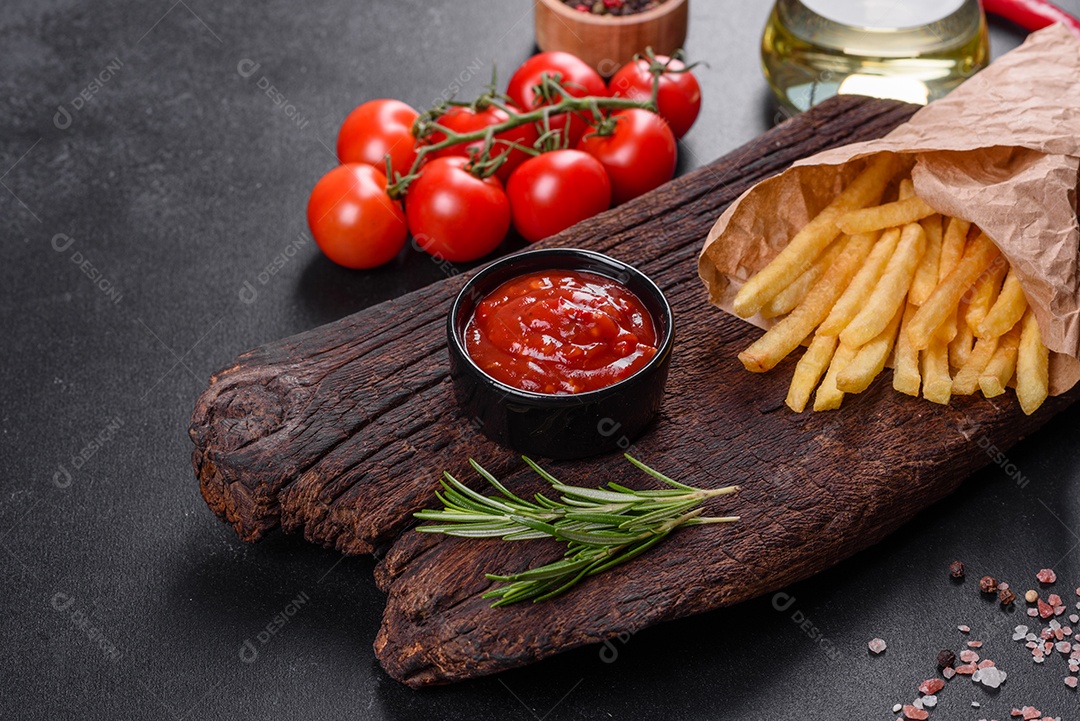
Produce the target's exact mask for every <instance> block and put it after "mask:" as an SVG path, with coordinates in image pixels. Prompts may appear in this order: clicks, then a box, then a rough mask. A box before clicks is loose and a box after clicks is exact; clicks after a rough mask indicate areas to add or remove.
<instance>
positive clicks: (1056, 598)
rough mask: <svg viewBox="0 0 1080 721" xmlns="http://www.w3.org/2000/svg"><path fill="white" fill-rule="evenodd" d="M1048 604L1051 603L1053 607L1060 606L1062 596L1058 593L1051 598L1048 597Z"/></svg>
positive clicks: (1051, 595)
mask: <svg viewBox="0 0 1080 721" xmlns="http://www.w3.org/2000/svg"><path fill="white" fill-rule="evenodd" d="M1046 602H1047V603H1049V604H1050V605H1051V606H1060V605H1061V596H1059V595H1057V594H1056V593H1051V594H1050V595H1049V596H1047V597H1046Z"/></svg>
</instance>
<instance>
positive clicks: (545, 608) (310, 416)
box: [190, 98, 1077, 686]
mask: <svg viewBox="0 0 1080 721" xmlns="http://www.w3.org/2000/svg"><path fill="white" fill-rule="evenodd" d="M913 110H914V108H913V107H912V106H905V105H902V104H898V103H893V102H887V101H870V100H865V99H854V98H838V99H835V100H833V101H830V102H828V103H825V104H823V105H821V106H819V107H818V108H816V109H815V110H813V111H812V112H809V113H806V114H804V115H801V116H798V117H797V118H795V119H794V120H792V121H789V122H788V123H785V124H784V125H781V126H779V127H778V128H776V129H774V130H772V131H770V132H769V133H766V134H765V135H763V136H761V137H760V138H758V139H757V140H755V141H754V142H752V143H750V144H748V145H746V146H744V147H743V148H740V149H739V150H737V151H735V152H733V153H732V154H730V155H728V156H726V157H725V158H723V159H721V160H720V161H717V162H716V163H714V164H712V165H710V166H707V167H705V168H702V169H700V170H698V171H695V172H694V173H691V174H689V175H687V176H684V177H682V178H679V179H677V180H676V181H674V182H672V183H670V184H668V185H666V186H664V187H663V188H661V189H659V190H657V191H655V192H653V193H650V194H648V195H647V196H644V197H642V198H640V199H638V200H636V201H633V202H631V203H628V204H626V205H625V206H622V207H620V208H618V209H616V210H613V211H610V212H608V213H605V214H602V215H600V216H597V217H596V218H593V219H591V220H589V221H586V222H584V223H582V224H579V225H578V226H575V227H574V228H572V229H570V230H568V231H566V232H565V233H562V234H560V235H559V236H556V237H554V238H552V239H550V240H548V241H545V243H544V244H545V245H568V246H576V247H583V248H589V249H592V250H598V251H600V252H605V253H608V254H610V255H612V256H615V257H617V258H620V259H622V260H624V261H627V262H630V263H632V264H634V265H636V266H637V267H639V268H640V269H641V270H643V271H644V272H645V273H647V274H648V275H649V276H650V277H652V278H653V279H654V280H655V281H656V282H657V284H658V285H659V286H660V287H661V288H662V289H663V290H664V292H665V293H666V294H667V296H668V298H669V300H670V301H671V303H672V306H673V307H674V309H675V317H676V327H677V336H676V345H675V351H674V358H673V363H672V368H671V376H670V380H669V383H668V395H667V399H666V401H665V406H664V408H663V410H662V412H661V414H660V417H659V418H658V419H657V421H655V423H654V425H653V427H652V429H651V430H650V432H648V433H646V435H645V436H644V437H642V438H641V439H639V441H638V442H636V443H635V444H634V447H633V452H634V454H635V455H636V456H638V457H639V458H641V459H642V460H644V461H645V462H647V463H649V464H650V465H653V466H654V467H656V468H658V469H661V470H663V471H664V472H665V473H668V474H669V475H672V476H673V477H675V478H679V479H681V480H684V481H686V482H688V483H691V484H694V485H700V486H706V487H712V486H719V485H728V484H731V483H738V484H741V485H742V486H743V490H742V491H741V492H740V493H739V494H738V495H737V496H735V497H733V498H730V499H726V500H724V501H723V502H722V503H721V502H716V504H715V505H713V504H712V503H710V506H709V508H708V509H707V511H708V512H710V513H737V514H739V515H741V516H742V520H741V521H740V522H739V523H737V524H734V525H729V526H722V527H719V526H706V527H698V528H691V529H686V530H684V531H681V532H679V533H677V534H675V535H674V536H673V537H672V538H671V539H670V540H669V541H667V542H666V543H664V544H661V546H659V547H657V548H656V549H654V550H653V551H651V552H650V553H649V554H647V555H646V556H643V557H641V558H640V559H638V560H636V561H635V562H634V563H632V564H629V565H627V566H625V567H621V568H618V569H615V570H613V571H611V572H609V573H607V574H604V575H603V576H601V577H598V578H594V579H590V580H589V581H587V582H585V583H584V584H582V585H581V586H580V587H579V588H578V589H576V590H575V591H574V592H572V593H570V594H567V595H565V596H563V597H560V598H557V599H554V600H552V601H549V602H546V603H543V604H538V605H528V604H526V605H517V606H511V607H508V608H502V609H491V608H489V602H488V601H485V600H483V599H481V598H480V595H481V594H482V593H483V592H484V591H485V590H487V589H488V588H489V587H490V582H488V581H487V580H485V578H484V576H483V572H485V571H487V572H492V573H509V572H514V571H518V570H523V569H524V568H527V567H529V566H532V565H535V564H537V563H541V562H546V561H548V560H551V559H553V558H555V557H557V556H558V555H559V554H560V553H561V549H560V547H559V546H558V544H554V543H548V542H545V541H531V542H524V543H517V544H504V543H498V542H490V541H472V540H463V539H444V538H441V537H433V536H428V535H422V534H418V533H414V532H411V531H409V530H408V529H409V527H410V526H411V525H412V520H411V514H412V513H413V512H414V511H416V510H419V509H420V508H423V507H429V506H432V505H433V500H434V499H433V497H432V493H433V490H434V489H435V488H437V484H438V477H439V475H440V473H441V472H442V471H443V470H444V469H450V470H452V471H454V472H455V473H458V474H460V476H459V477H462V478H463V480H466V481H468V482H469V483H470V484H471V485H473V486H474V487H478V488H479V487H480V483H479V479H478V478H476V477H475V474H472V473H465V469H466V468H467V467H468V466H467V459H468V458H469V457H470V456H471V457H474V458H476V459H477V460H479V461H480V462H481V463H482V464H483V465H484V466H485V467H487V468H488V469H489V470H491V471H492V472H494V473H495V474H496V475H498V476H500V477H503V478H505V479H506V480H507V482H508V483H509V484H510V486H511V487H512V488H514V489H515V491H517V492H520V493H523V494H524V493H530V492H531V491H532V490H533V489H536V490H539V488H540V486H539V484H538V482H537V479H535V478H534V477H532V476H531V475H530V474H529V473H528V472H526V470H525V469H524V467H523V464H522V463H521V462H520V460H519V459H517V458H516V457H515V455H514V454H513V453H512V452H510V451H508V450H505V449H503V448H500V447H498V446H496V445H494V444H492V443H491V442H489V441H487V440H486V439H485V438H484V437H483V436H482V435H479V434H478V432H477V431H476V429H475V428H473V427H472V426H471V425H470V424H469V422H468V419H465V418H462V417H461V416H460V414H459V413H458V412H457V406H456V403H455V402H454V399H453V393H452V389H451V385H450V382H449V378H448V377H447V371H446V369H447V354H446V341H445V326H444V320H445V313H446V311H447V309H448V307H449V304H450V301H451V299H452V298H453V296H454V294H455V293H456V292H457V290H458V289H459V288H460V286H461V284H462V282H463V278H461V277H456V278H449V279H447V280H445V281H442V282H439V283H436V284H435V285H433V286H430V287H428V288H425V289H423V290H420V291H417V292H415V293H412V294H409V295H407V296H404V297H402V298H400V299H397V300H394V301H390V302H388V303H383V304H380V305H378V306H375V307H373V308H370V309H368V310H365V311H362V312H360V313H357V314H355V315H352V316H350V317H348V318H344V319H342V320H340V321H338V322H336V323H332V324H329V325H327V326H323V327H321V328H316V329H314V330H312V331H309V332H307V333H303V334H300V335H297V336H294V337H292V338H288V339H285V340H283V341H280V342H278V343H273V344H270V345H267V346H263V347H261V348H258V349H256V350H254V351H251V352H249V353H246V354H244V355H242V356H240V357H239V358H238V359H237V361H236V362H235V364H234V365H232V366H231V367H229V368H227V369H225V370H223V371H221V372H219V373H218V374H216V375H214V376H213V378H212V379H211V384H210V388H209V389H208V390H207V391H206V392H205V393H204V394H203V395H202V397H201V398H200V399H199V401H198V404H197V406H196V408H195V411H194V413H193V416H192V421H191V431H190V432H191V437H192V439H193V441H194V442H195V446H196V448H195V451H194V454H193V462H194V465H195V469H196V473H197V475H198V477H199V482H200V487H201V489H202V493H203V496H204V497H205V499H206V501H207V503H208V504H209V505H210V507H211V508H212V509H213V510H214V511H215V512H216V513H217V514H218V515H219V516H221V517H222V518H223V519H225V520H227V521H228V522H230V523H231V524H232V525H233V527H234V528H235V529H236V531H237V533H238V534H239V535H240V537H241V538H242V539H244V540H247V541H254V540H258V539H259V538H261V537H262V536H263V535H264V534H265V533H266V532H268V531H270V530H271V529H273V528H275V527H277V526H279V525H280V526H281V527H282V528H283V529H285V530H286V531H301V532H303V533H304V536H305V537H306V538H307V539H309V540H310V541H312V542H315V543H319V544H322V545H325V546H332V547H336V548H338V549H340V550H341V551H342V552H345V553H367V552H371V551H373V550H379V551H384V550H385V551H387V553H386V556H385V557H384V559H383V560H382V562H381V563H380V565H379V566H378V568H377V571H376V574H377V581H378V583H379V585H380V586H381V587H382V588H383V589H384V590H386V591H387V593H388V602H387V607H386V611H385V613H384V617H383V625H382V628H381V629H380V631H379V634H378V637H377V639H376V643H375V648H376V653H377V655H378V657H379V659H380V661H381V662H382V664H383V666H384V667H385V668H386V670H387V671H388V672H389V673H390V675H391V676H393V677H394V678H396V679H398V680H400V681H403V682H404V683H407V684H410V685H412V686H422V685H427V684H434V683H446V682H450V681H455V680H460V679H464V678H470V677H474V676H479V675H483V674H490V673H495V672H498V671H500V670H503V669H507V668H512V667H515V666H520V665H523V664H527V663H530V662H533V661H536V660H538V659H540V658H544V657H546V656H549V655H551V654H554V653H558V652H559V651H563V650H566V649H569V648H573V647H576V646H580V645H583V644H588V643H593V642H597V641H600V640H603V639H605V638H609V637H612V636H614V635H616V634H618V633H621V632H633V631H637V630H640V629H641V628H644V627H646V626H649V625H651V624H654V623H657V622H660V621H664V620H670V619H674V618H679V617H683V616H687V615H690V614H693V613H699V612H702V611H706V610H709V609H713V608H717V607H720V606H726V605H730V604H733V603H737V602H739V601H742V600H746V599H749V598H752V597H754V596H757V595H760V594H763V593H767V592H769V591H771V590H774V589H777V588H781V587H783V586H785V585H787V584H790V583H792V582H795V581H797V580H800V579H803V578H806V577H808V576H810V575H813V574H815V573H817V572H820V571H821V570H823V569H825V568H828V567H829V566H832V565H834V564H835V563H837V562H839V561H840V560H842V559H844V558H846V557H848V556H850V555H851V554H853V553H855V552H857V551H859V550H861V549H863V548H866V547H867V546H869V545H871V544H873V543H875V542H877V541H879V540H880V539H881V538H883V537H884V536H885V535H887V534H888V533H890V532H892V531H893V530H895V529H896V528H898V527H899V526H900V525H901V524H903V523H904V522H905V521H907V520H908V519H910V518H911V517H912V516H913V515H914V514H915V513H917V512H918V511H919V510H921V509H922V508H925V507H926V506H928V505H930V504H931V503H933V502H935V501H937V500H938V499H940V498H942V497H944V496H945V495H946V494H948V493H949V492H951V491H952V490H954V489H955V488H956V487H957V486H958V485H959V484H960V483H961V482H962V481H963V479H964V478H966V477H967V475H969V474H970V473H971V472H972V471H973V470H975V469H977V468H979V467H981V466H983V465H985V464H987V463H988V462H990V457H989V456H988V454H987V451H986V447H987V446H989V445H990V444H993V445H994V446H996V447H997V448H1000V449H1007V448H1008V447H1009V446H1011V445H1012V444H1013V443H1015V442H1016V441H1017V440H1019V439H1020V438H1022V437H1023V436H1025V435H1027V434H1028V433H1030V432H1032V431H1034V430H1035V429H1036V428H1038V427H1039V426H1040V425H1041V424H1042V423H1044V422H1045V421H1046V420H1047V419H1048V418H1050V417H1051V416H1052V415H1053V414H1054V413H1056V412H1057V411H1059V410H1061V409H1063V408H1064V407H1065V406H1067V405H1068V404H1069V403H1071V402H1072V401H1073V400H1074V399H1075V397H1076V395H1077V394H1076V393H1075V392H1073V393H1071V394H1069V395H1068V396H1063V397H1060V398H1052V399H1050V400H1049V401H1048V402H1047V403H1046V405H1045V406H1044V407H1043V408H1042V409H1041V410H1040V411H1039V412H1038V413H1036V414H1035V415H1034V416H1031V417H1027V416H1024V415H1023V414H1022V413H1021V412H1020V410H1019V407H1018V404H1017V403H1016V399H1015V397H1014V395H1013V394H1012V393H1011V392H1010V393H1008V394H1006V395H1005V396H1001V397H999V398H995V399H993V401H987V400H984V399H982V398H981V397H976V398H957V399H954V402H953V404H952V405H951V406H949V407H941V406H936V405H933V404H931V403H928V402H926V401H923V400H919V399H912V398H909V397H906V396H902V395H899V394H897V393H895V392H894V391H892V389H891V386H890V384H889V378H888V377H885V378H882V379H878V381H877V382H875V384H874V385H872V386H871V388H870V389H869V390H867V391H866V392H865V393H863V394H861V395H860V396H855V397H849V398H848V399H847V400H846V401H845V404H844V406H843V408H842V409H841V410H840V411H834V412H829V413H820V414H813V413H804V414H801V415H800V414H793V413H791V412H789V411H788V410H787V409H786V408H785V407H784V405H783V399H784V397H785V394H786V390H787V383H788V379H789V378H790V374H791V371H792V370H793V366H794V359H788V360H787V361H785V362H784V363H782V364H781V365H780V366H779V367H778V368H777V369H776V370H774V371H773V372H772V373H769V374H766V375H751V374H749V373H746V372H745V371H744V370H743V369H742V367H741V364H740V363H739V362H738V360H737V359H736V355H737V353H738V352H739V351H740V350H742V349H743V348H744V347H745V346H746V345H748V344H749V343H750V342H752V341H753V340H754V339H755V338H756V337H757V336H758V335H759V334H760V332H761V331H760V330H758V329H756V328H753V327H751V326H749V325H748V324H746V323H744V322H743V321H741V320H738V319H736V318H733V317H730V316H728V315H726V314H724V313H722V312H720V311H718V310H716V309H715V308H712V307H710V306H709V305H708V302H707V294H706V292H705V290H704V288H703V286H702V284H701V283H700V281H699V280H698V279H697V275H696V258H697V254H698V251H699V250H700V247H701V244H702V242H703V241H704V238H705V236H706V234H707V232H708V230H709V228H710V227H711V225H712V223H713V222H714V221H715V219H716V218H717V217H718V216H719V214H720V213H721V212H722V211H723V209H724V208H725V207H726V206H727V205H728V204H729V203H730V202H731V201H732V200H734V199H735V198H736V197H738V195H739V194H741V193H742V192H743V191H744V190H746V189H747V188H748V187H750V186H751V185H753V184H754V183H756V182H757V181H759V180H761V179H763V178H765V177H768V176H769V175H772V174H774V173H776V172H778V171H780V170H782V169H784V168H785V167H787V166H788V165H789V164H790V163H791V162H792V161H794V160H796V159H798V158H801V157H805V156H807V155H810V154H812V153H814V152H817V151H818V150H821V149H824V148H826V147H832V146H836V145H840V144H843V143H847V142H852V141H856V140H865V139H869V138H874V137H879V136H881V135H883V134H884V133H886V132H887V131H888V130H890V129H892V128H893V127H895V126H896V125H897V124H899V123H900V122H903V121H904V120H905V119H906V118H907V117H909V115H910V114H911V112H912V111H913ZM700 131H701V129H699V132H700ZM886 376H887V374H886ZM615 420H617V419H615ZM622 464H623V462H622V461H621V460H619V459H617V457H615V458H613V457H611V456H609V457H605V458H599V459H593V460H589V461H575V462H566V463H550V464H545V465H546V466H547V467H549V470H551V471H552V472H553V473H554V474H555V475H556V476H559V477H560V478H561V479H562V480H564V481H567V482H571V483H576V484H580V485H592V486H596V485H600V484H602V483H604V482H606V481H608V480H613V479H615V478H618V480H620V481H621V482H624V483H628V484H631V485H637V486H641V487H644V486H647V485H649V484H648V480H649V479H648V478H647V477H645V476H644V475H643V474H640V473H638V472H636V471H633V470H632V469H630V468H629V466H625V467H624V466H623V465H622Z"/></svg>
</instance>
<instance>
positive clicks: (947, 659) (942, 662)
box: [937, 648, 956, 668]
mask: <svg viewBox="0 0 1080 721" xmlns="http://www.w3.org/2000/svg"><path fill="white" fill-rule="evenodd" d="M954 663H956V654H955V653H953V652H952V651H950V650H949V649H947V648H946V649H943V650H941V651H939V652H938V655H937V665H938V668H950V667H951V666H952V665H953V664H954Z"/></svg>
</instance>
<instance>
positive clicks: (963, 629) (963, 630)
mask: <svg viewBox="0 0 1080 721" xmlns="http://www.w3.org/2000/svg"><path fill="white" fill-rule="evenodd" d="M956 630H957V631H959V632H960V633H967V632H969V631H970V630H971V626H964V625H961V626H957V627H956Z"/></svg>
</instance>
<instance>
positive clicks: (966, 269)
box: [907, 225, 998, 366]
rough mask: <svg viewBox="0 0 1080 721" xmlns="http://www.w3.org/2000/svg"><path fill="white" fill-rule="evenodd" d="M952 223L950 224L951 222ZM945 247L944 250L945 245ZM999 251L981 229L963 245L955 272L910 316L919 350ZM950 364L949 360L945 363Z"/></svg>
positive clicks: (910, 331)
mask: <svg viewBox="0 0 1080 721" xmlns="http://www.w3.org/2000/svg"><path fill="white" fill-rule="evenodd" d="M950 227H951V225H950ZM945 247H946V246H945V245H943V246H942V251H943V254H944V248H945ZM997 255H998V249H997V247H996V246H995V245H994V243H993V242H992V241H991V240H990V239H989V238H987V237H986V234H985V233H980V234H979V235H978V237H977V238H976V239H975V240H974V241H972V242H971V243H969V244H968V246H967V248H965V249H964V257H963V258H961V259H960V262H959V263H957V264H956V267H955V268H953V269H952V272H950V273H949V275H948V276H947V277H946V278H945V280H943V281H942V282H940V283H938V287H937V288H935V289H934V292H933V293H932V294H931V295H930V297H929V298H928V299H927V300H926V302H925V303H923V304H922V306H920V307H919V310H918V311H917V312H916V313H915V317H914V318H912V319H911V324H910V326H909V327H908V331H907V332H908V337H909V338H910V339H911V344H912V345H913V346H914V347H915V348H917V349H918V350H923V349H925V348H927V347H928V346H929V345H930V337H931V335H933V334H934V333H935V332H936V331H937V329H938V328H939V327H940V326H941V324H942V323H944V322H945V320H946V319H947V318H948V316H949V315H950V314H951V315H952V316H953V317H954V318H955V316H956V307H957V305H958V304H959V302H960V297H961V296H962V295H963V294H964V291H966V290H967V289H968V288H969V287H970V286H971V284H972V283H973V282H975V279H976V278H978V277H979V274H980V273H982V272H983V271H985V270H986V269H987V268H988V267H989V266H990V263H991V262H993V260H994V258H996V257H997ZM946 366H948V363H946Z"/></svg>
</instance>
